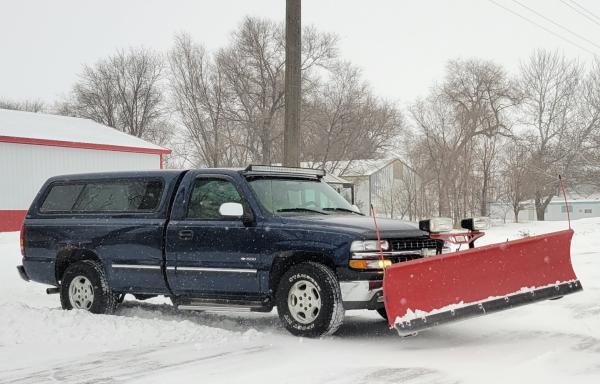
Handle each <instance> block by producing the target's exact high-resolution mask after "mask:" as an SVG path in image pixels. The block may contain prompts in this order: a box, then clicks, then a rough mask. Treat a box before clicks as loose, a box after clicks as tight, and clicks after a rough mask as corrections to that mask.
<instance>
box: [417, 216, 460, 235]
mask: <svg viewBox="0 0 600 384" xmlns="http://www.w3.org/2000/svg"><path fill="white" fill-rule="evenodd" d="M453 227H454V223H453V222H452V219H451V218H449V217H433V218H431V219H429V220H421V221H419V229H420V230H421V231H425V232H433V233H438V232H450V231H451V230H452V228H453Z"/></svg>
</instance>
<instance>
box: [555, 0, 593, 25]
mask: <svg viewBox="0 0 600 384" xmlns="http://www.w3.org/2000/svg"><path fill="white" fill-rule="evenodd" d="M560 1H561V3H563V4H564V5H566V6H567V7H569V8H571V9H572V10H574V11H575V12H577V13H579V14H580V15H581V16H583V17H585V18H586V19H588V20H589V21H591V22H592V23H594V24H596V25H598V26H600V22H598V20H596V19H594V18H593V17H591V16H590V15H588V14H587V13H585V12H584V11H581V10H579V9H577V8H575V7H574V6H573V5H571V4H570V3H568V2H567V1H565V0H560ZM573 3H574V4H576V5H578V6H579V7H581V8H583V7H582V6H581V5H579V4H577V3H575V2H573ZM583 9H585V10H586V11H587V12H589V13H590V14H592V15H594V14H593V13H591V12H590V11H588V10H587V9H586V8H583ZM594 16H595V17H597V16H596V15H594Z"/></svg>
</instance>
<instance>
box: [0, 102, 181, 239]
mask: <svg viewBox="0 0 600 384" xmlns="http://www.w3.org/2000/svg"><path fill="white" fill-rule="evenodd" d="M170 152H171V151H170V150H168V149H165V148H162V147H160V146H158V145H154V144H152V143H149V142H147V141H145V140H142V139H140V138H138V137H134V136H131V135H128V134H126V133H123V132H121V131H118V130H116V129H113V128H111V127H108V126H105V125H102V124H98V123H96V122H94V121H92V120H88V119H79V118H74V117H65V116H58V115H48V114H42V113H31V112H22V111H11V110H6V109H0V191H2V193H1V195H0V196H1V197H0V232H2V231H17V230H19V229H20V227H21V223H22V221H23V218H24V216H25V213H26V212H27V209H28V208H29V205H30V204H31V201H32V200H33V198H34V197H35V194H36V193H37V192H38V190H39V188H40V187H41V186H42V184H43V183H44V182H45V181H46V180H47V179H48V178H50V177H52V176H56V175H61V174H71V173H83V172H103V171H121V170H143V169H159V168H162V165H163V155H166V154H169V153H170Z"/></svg>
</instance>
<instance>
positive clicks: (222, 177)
mask: <svg viewBox="0 0 600 384" xmlns="http://www.w3.org/2000/svg"><path fill="white" fill-rule="evenodd" d="M199 179H214V180H224V181H227V182H230V183H231V184H232V185H233V187H234V188H235V190H236V191H237V193H238V195H240V199H241V203H240V204H242V207H244V214H246V212H247V211H251V212H252V207H250V204H249V203H248V199H247V198H246V195H245V194H244V192H243V191H242V190H241V188H240V186H239V185H238V183H237V182H236V180H235V179H234V178H233V177H231V176H227V175H219V174H210V173H208V174H207V173H201V174H197V175H194V178H193V180H192V182H191V187H190V188H189V192H187V196H186V200H187V203H186V204H185V207H184V212H185V214H184V216H183V220H185V221H193V222H204V221H206V222H219V221H229V222H236V221H239V222H242V221H243V220H242V218H241V217H239V218H235V217H231V218H227V217H219V218H197V217H189V211H190V204H191V203H192V194H193V193H194V187H195V186H196V182H197V181H198V180H199ZM253 214H254V213H253Z"/></svg>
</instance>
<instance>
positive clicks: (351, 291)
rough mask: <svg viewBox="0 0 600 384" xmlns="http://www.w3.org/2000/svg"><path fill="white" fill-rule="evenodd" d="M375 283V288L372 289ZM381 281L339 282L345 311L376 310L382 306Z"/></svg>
mask: <svg viewBox="0 0 600 384" xmlns="http://www.w3.org/2000/svg"><path fill="white" fill-rule="evenodd" d="M373 283H376V284H375V285H377V287H376V288H375V287H372V284H373ZM377 283H381V281H376V282H373V281H365V280H361V281H341V282H340V290H341V292H342V301H343V302H344V308H346V309H376V308H379V307H381V306H382V304H383V287H382V286H381V284H377Z"/></svg>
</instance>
